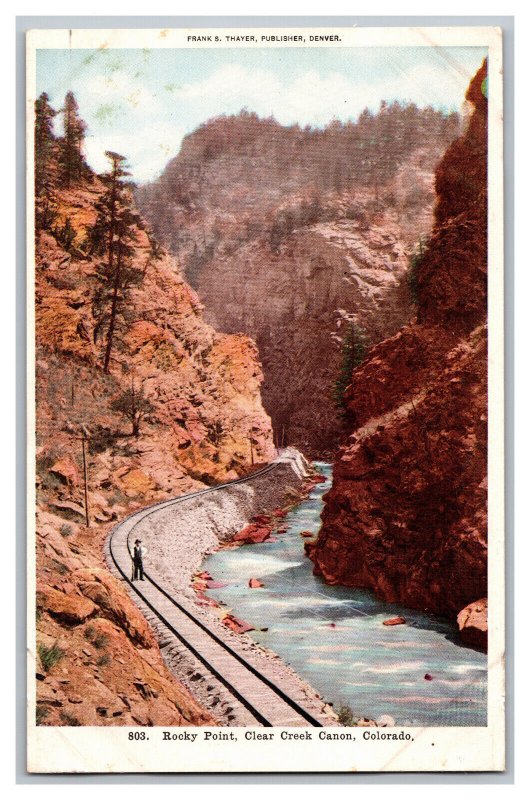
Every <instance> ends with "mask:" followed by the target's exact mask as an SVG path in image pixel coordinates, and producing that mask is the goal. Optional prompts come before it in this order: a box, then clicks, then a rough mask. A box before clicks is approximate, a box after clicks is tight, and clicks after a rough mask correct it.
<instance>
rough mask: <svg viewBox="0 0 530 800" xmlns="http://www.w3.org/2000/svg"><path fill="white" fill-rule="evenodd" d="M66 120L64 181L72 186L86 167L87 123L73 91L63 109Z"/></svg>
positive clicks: (63, 161)
mask: <svg viewBox="0 0 530 800" xmlns="http://www.w3.org/2000/svg"><path fill="white" fill-rule="evenodd" d="M62 114H63V120H64V138H63V140H62V142H61V145H62V147H61V150H62V152H61V167H62V176H61V177H62V183H63V185H64V186H72V184H74V183H76V182H77V181H79V180H80V178H81V177H82V175H83V170H84V168H85V160H84V157H83V142H84V139H85V133H86V128H87V126H86V123H85V122H84V121H83V120H82V119H81V117H80V116H79V106H78V105H77V100H76V99H75V97H74V94H73V92H68V93H67V94H66V97H65V99H64V108H63V109H62Z"/></svg>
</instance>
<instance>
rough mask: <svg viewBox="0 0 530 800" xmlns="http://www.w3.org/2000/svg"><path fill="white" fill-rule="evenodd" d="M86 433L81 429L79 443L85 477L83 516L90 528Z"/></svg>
mask: <svg viewBox="0 0 530 800" xmlns="http://www.w3.org/2000/svg"><path fill="white" fill-rule="evenodd" d="M85 443H86V434H85V432H84V431H83V436H82V437H81V444H82V446H83V473H84V477H85V518H86V526H87V528H90V516H89V513H88V474H87V465H86V447H85Z"/></svg>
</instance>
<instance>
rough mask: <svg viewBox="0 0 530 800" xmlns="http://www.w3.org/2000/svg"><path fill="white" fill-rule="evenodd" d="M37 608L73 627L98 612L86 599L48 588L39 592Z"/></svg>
mask: <svg viewBox="0 0 530 800" xmlns="http://www.w3.org/2000/svg"><path fill="white" fill-rule="evenodd" d="M37 606H38V607H39V608H41V609H43V610H44V611H47V612H48V613H50V614H52V615H53V616H54V617H57V619H59V620H61V622H66V623H68V624H71V625H78V624H79V623H81V622H84V621H85V620H86V619H87V618H88V617H90V616H91V615H92V614H93V613H94V612H95V610H96V606H95V605H94V603H93V602H92V601H91V600H88V599H87V598H86V597H80V596H79V595H76V594H64V592H58V591H57V590H56V589H51V588H48V587H47V588H42V589H39V590H38V591H37Z"/></svg>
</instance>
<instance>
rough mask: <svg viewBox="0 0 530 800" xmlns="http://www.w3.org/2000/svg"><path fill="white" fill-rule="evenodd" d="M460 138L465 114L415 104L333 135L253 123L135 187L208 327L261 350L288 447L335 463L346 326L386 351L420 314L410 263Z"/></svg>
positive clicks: (249, 119) (209, 137)
mask: <svg viewBox="0 0 530 800" xmlns="http://www.w3.org/2000/svg"><path fill="white" fill-rule="evenodd" d="M458 128H459V119H458V117H457V115H452V116H450V117H449V118H447V117H444V116H443V115H441V114H439V113H438V112H434V111H433V110H432V109H423V110H420V109H417V108H416V107H415V106H412V105H410V106H407V107H404V108H403V107H401V106H399V105H398V104H393V105H392V106H390V107H387V106H385V105H384V104H382V107H381V110H380V112H379V113H378V114H376V115H371V114H369V113H368V112H365V113H364V114H363V115H361V118H360V120H359V121H358V123H356V124H354V123H349V124H347V125H341V124H340V123H338V122H337V123H332V124H331V125H329V126H328V127H327V128H326V129H325V130H323V131H321V130H311V129H304V130H302V129H300V128H299V127H298V126H292V127H290V128H286V127H282V126H280V125H279V124H278V123H276V122H275V121H274V120H272V119H269V120H262V119H258V117H257V116H256V115H254V114H249V113H247V112H242V113H241V114H239V115H237V116H234V117H220V118H217V119H214V120H211V121H210V122H208V123H206V124H205V125H203V126H202V127H201V128H199V129H198V130H197V131H195V132H194V133H192V134H191V135H190V136H188V137H187V138H186V139H185V140H184V142H183V145H182V148H181V151H180V153H179V154H178V156H177V157H176V158H174V159H173V160H172V161H171V162H169V164H168V166H167V168H166V169H165V171H164V173H163V174H162V176H161V177H160V178H159V179H158V180H157V181H155V182H154V183H152V184H150V185H147V186H143V187H140V188H139V189H138V190H137V199H138V203H139V205H140V207H141V209H142V211H143V213H144V214H145V216H146V218H147V219H148V220H149V222H150V224H151V225H152V226H153V229H154V231H155V233H156V234H157V236H158V237H159V238H160V240H161V241H162V242H164V244H165V245H166V246H167V247H168V248H169V249H170V250H171V251H172V252H173V253H175V254H177V255H178V256H179V258H180V259H181V260H182V263H183V264H184V268H185V271H186V276H187V279H188V280H189V281H190V282H191V283H192V285H193V286H194V287H195V288H196V290H197V292H198V294H199V297H200V299H201V301H202V302H203V303H204V305H205V313H206V315H207V319H208V320H209V321H210V322H211V323H212V324H213V325H214V326H215V327H216V328H218V329H220V330H223V331H226V332H232V333H234V332H239V331H241V332H243V333H245V334H247V335H250V336H252V337H253V338H254V339H255V341H256V343H257V345H258V349H259V353H260V358H261V361H262V364H263V370H264V375H265V380H264V384H263V388H262V397H263V402H264V405H265V408H266V409H267V411H268V413H269V414H270V415H271V418H272V421H273V426H274V429H275V432H276V436H277V442H278V443H279V444H286V443H289V444H293V445H295V446H297V447H300V448H301V449H302V450H303V451H304V452H305V453H307V454H308V455H311V456H320V457H322V456H331V454H332V453H333V452H334V450H335V448H336V446H337V444H338V441H339V436H340V431H341V425H342V417H341V413H340V410H339V409H337V407H336V406H335V404H334V401H333V390H334V383H335V381H336V380H337V377H338V374H339V371H340V367H341V359H342V355H341V347H342V343H343V341H344V338H345V335H346V332H347V330H348V327H349V326H350V325H351V324H352V323H353V324H355V325H356V326H357V328H358V329H359V328H360V329H363V331H364V334H365V336H366V338H367V340H368V341H369V342H371V343H376V342H378V341H380V340H381V339H383V338H385V337H387V336H389V335H391V334H393V333H395V332H396V331H397V330H398V329H399V328H400V327H401V325H403V324H404V323H405V322H407V321H408V320H409V319H410V318H411V316H412V315H413V309H412V307H411V302H410V293H409V287H408V285H407V278H406V276H407V270H408V266H409V261H410V256H411V254H412V252H413V251H414V249H415V247H416V246H417V244H418V241H419V239H420V238H421V236H422V235H427V234H428V232H429V230H430V228H431V225H432V208H433V203H434V196H435V195H434V186H433V183H434V166H435V164H436V163H437V161H438V160H439V158H440V157H441V154H442V153H443V151H444V149H445V148H446V146H447V144H448V143H449V142H450V141H451V140H452V139H454V138H455V136H456V135H457V132H458Z"/></svg>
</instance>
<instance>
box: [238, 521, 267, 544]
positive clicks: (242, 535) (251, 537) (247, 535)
mask: <svg viewBox="0 0 530 800" xmlns="http://www.w3.org/2000/svg"><path fill="white" fill-rule="evenodd" d="M271 532H272V531H271V529H270V528H269V527H264V526H262V525H258V524H251V525H246V526H245V527H244V528H243V530H241V531H239V533H236V535H235V536H234V538H233V541H234V542H245V543H246V544H259V543H260V542H264V541H265V539H268V538H269V536H270V535H271Z"/></svg>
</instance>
